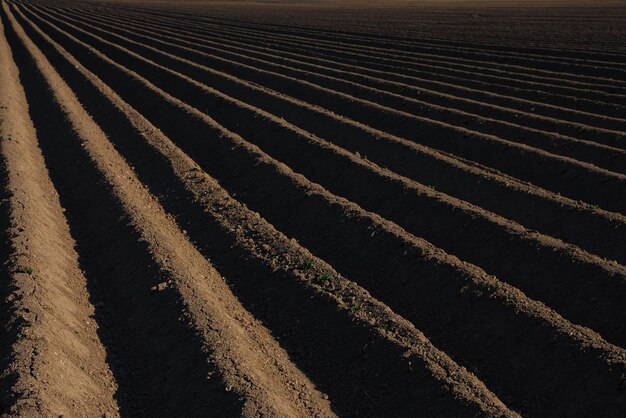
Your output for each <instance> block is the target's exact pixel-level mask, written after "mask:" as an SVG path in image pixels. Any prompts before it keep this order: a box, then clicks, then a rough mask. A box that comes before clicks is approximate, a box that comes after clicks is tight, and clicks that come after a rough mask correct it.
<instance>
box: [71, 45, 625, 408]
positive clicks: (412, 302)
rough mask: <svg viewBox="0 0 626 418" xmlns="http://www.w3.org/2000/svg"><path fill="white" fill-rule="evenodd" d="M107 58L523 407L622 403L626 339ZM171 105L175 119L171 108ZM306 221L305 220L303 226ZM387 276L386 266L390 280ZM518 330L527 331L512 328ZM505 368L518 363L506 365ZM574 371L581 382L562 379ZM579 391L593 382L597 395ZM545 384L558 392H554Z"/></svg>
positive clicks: (172, 122) (213, 153)
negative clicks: (223, 126) (375, 211)
mask: <svg viewBox="0 0 626 418" xmlns="http://www.w3.org/2000/svg"><path fill="white" fill-rule="evenodd" d="M67 40H68V39H64V41H63V44H64V47H65V48H69V50H71V52H72V53H73V54H74V55H75V56H77V58H78V59H79V60H80V61H81V62H83V64H86V63H88V62H92V61H93V60H94V59H96V58H97V59H100V58H102V57H101V56H100V55H99V54H97V53H95V51H94V50H91V52H90V53H87V54H85V52H82V53H81V48H77V47H76V45H72V43H71V42H67ZM98 57H100V58H98ZM106 62H107V64H106V65H105V66H103V65H102V64H99V65H92V64H91V63H90V64H89V65H87V66H88V67H91V68H90V69H91V70H92V71H95V72H96V73H98V75H99V76H100V77H102V78H103V80H104V81H105V82H107V83H108V84H109V85H111V86H112V87H113V88H114V90H116V92H117V93H118V94H121V95H122V97H123V98H124V99H125V100H128V101H129V104H131V105H132V106H134V107H136V108H137V110H138V111H140V112H141V113H142V114H144V116H146V117H147V118H148V119H149V120H150V121H151V122H152V123H154V124H155V126H156V127H158V128H160V129H161V130H162V131H163V132H164V133H165V134H166V135H167V136H168V137H170V138H171V139H172V140H173V141H175V142H176V143H177V144H178V145H179V146H181V147H182V148H183V150H184V151H185V152H186V153H187V154H189V155H190V156H191V157H192V158H194V160H196V161H198V162H199V164H200V165H201V167H202V168H203V169H204V170H206V171H207V172H209V174H211V173H212V175H214V176H215V177H216V179H217V180H218V181H219V182H220V184H223V185H224V186H225V187H226V188H227V189H228V190H229V191H230V192H231V194H232V193H236V196H237V198H238V200H240V201H245V202H246V203H247V204H248V205H249V206H250V207H251V208H253V209H254V210H258V211H259V212H260V213H261V214H262V216H264V217H265V218H266V219H268V220H269V221H270V222H272V223H273V224H274V225H277V226H279V229H281V230H284V231H287V232H288V233H289V234H290V235H296V236H298V237H299V238H300V239H299V241H301V242H303V243H304V244H305V245H306V246H307V247H309V248H311V249H312V250H313V252H314V253H315V254H317V255H320V256H321V257H322V258H324V259H325V260H327V261H329V262H330V263H331V264H332V265H333V266H334V267H335V268H336V269H337V270H338V271H339V272H343V273H344V274H346V275H347V276H348V277H351V278H353V279H354V280H357V278H358V280H357V282H359V283H361V284H362V285H364V286H365V287H366V288H367V289H368V290H369V291H371V292H372V293H373V294H374V296H377V297H379V298H381V300H383V301H385V302H387V303H388V304H389V305H390V306H391V307H392V308H393V309H394V310H396V311H397V312H398V313H400V314H402V315H403V316H405V317H407V318H410V319H411V320H412V321H413V322H415V323H417V324H418V325H419V326H423V327H424V331H425V333H426V335H427V336H428V337H429V338H430V339H431V340H432V341H433V342H435V344H436V345H437V346H439V347H441V348H443V349H444V350H445V351H446V352H447V353H449V354H451V355H452V357H453V358H456V359H457V360H458V361H460V362H461V363H462V364H465V365H469V366H471V367H472V369H476V373H477V374H478V375H479V377H481V379H482V380H483V381H484V382H485V383H486V384H487V385H488V386H489V387H490V388H497V390H496V389H494V392H496V393H497V394H499V396H500V397H501V398H507V400H510V402H511V403H510V405H511V406H512V407H513V408H515V409H520V410H522V412H524V411H527V412H530V411H538V410H541V411H560V412H563V411H564V409H563V408H573V403H576V404H577V405H576V409H575V410H576V411H578V412H579V411H580V410H581V409H585V408H594V407H595V405H597V404H595V402H603V405H605V406H606V405H609V408H620V403H621V402H623V395H622V394H620V393H617V392H615V390H616V389H614V388H616V387H618V386H619V384H620V377H619V376H621V371H622V368H623V367H624V365H623V364H622V362H623V361H624V359H623V357H624V353H623V352H622V351H621V350H619V349H617V348H616V347H613V346H610V345H606V343H604V342H602V340H600V339H598V337H597V335H595V334H593V333H590V332H589V331H588V330H585V329H584V328H579V327H572V325H571V324H569V323H568V322H567V321H564V320H563V319H562V318H560V317H559V316H558V315H556V314H555V313H554V312H552V311H549V310H546V309H545V307H543V305H541V304H538V303H537V302H533V301H531V300H530V299H527V298H526V297H525V296H524V295H523V294H521V293H520V292H518V291H516V290H515V289H513V288H511V287H508V286H506V285H503V284H502V283H500V282H498V281H496V280H494V279H493V278H491V277H489V276H486V275H485V274H484V273H482V272H481V271H480V270H478V269H475V268H474V267H471V266H469V265H466V264H462V263H459V262H458V261H457V260H456V259H455V258H454V257H450V256H448V255H445V254H444V253H442V252H440V251H439V250H437V249H435V248H434V247H432V246H430V245H429V244H427V243H426V242H424V241H421V240H419V239H416V238H414V237H410V236H409V235H408V234H406V233H405V232H403V231H402V230H399V229H397V228H396V227H394V226H393V225H391V224H388V223H387V222H385V221H383V220H381V219H379V218H377V217H376V216H372V215H367V214H365V213H364V212H363V211H362V210H361V209H359V208H358V207H356V206H355V205H350V204H348V203H347V202H344V201H342V200H338V199H336V198H333V197H332V196H330V195H329V194H328V193H327V192H325V191H324V190H323V189H320V188H319V187H318V186H315V185H312V184H310V183H308V182H306V181H305V179H304V178H302V177H300V176H297V175H295V174H294V173H293V172H291V171H290V170H288V169H287V168H286V167H285V166H281V165H277V164H276V163H275V162H273V161H272V160H270V159H268V158H267V156H264V155H263V154H262V153H260V152H259V151H258V149H256V148H255V147H250V146H249V145H247V144H246V143H245V142H240V140H237V137H234V136H230V135H222V136H221V137H220V138H218V139H220V140H216V141H209V142H207V141H205V140H203V139H202V138H205V136H204V134H203V132H206V130H207V129H208V126H209V125H210V122H209V121H210V120H207V117H206V116H204V115H202V114H201V113H199V112H198V111H197V110H194V109H193V108H190V107H188V106H186V105H184V104H182V103H180V102H178V101H176V100H175V99H173V98H172V97H171V96H168V95H166V94H164V93H163V92H160V91H159V90H158V89H155V88H154V86H151V85H150V84H149V83H147V82H146V81H145V80H142V79H141V78H138V77H137V76H136V75H135V76H132V75H131V73H126V74H128V75H124V73H125V72H123V71H122V72H120V70H121V68H120V67H119V66H118V65H115V63H114V62H112V61H106ZM129 75H130V78H129ZM128 83H130V84H128ZM131 91H141V92H142V97H141V100H138V98H137V97H133V96H134V95H133V94H129V92H131ZM164 112H165V113H167V114H168V115H170V116H171V119H169V118H168V119H167V120H166V119H164V118H161V117H160V115H162V114H163V113H164ZM181 121H184V122H183V123H181ZM198 144H202V146H201V147H199V146H198ZM264 184H268V185H270V187H271V189H268V188H267V186H265V185H264ZM294 186H296V187H295V188H294ZM278 197H280V198H278ZM296 202H297V203H296ZM338 211H339V212H338ZM274 213H275V214H280V216H276V215H273V214H274ZM307 213H309V215H306V214H307ZM342 213H343V215H342ZM310 214H313V215H315V217H316V220H317V221H316V223H314V224H311V223H308V222H304V219H306V218H307V217H310V216H311V215H310ZM299 229H300V230H305V231H306V232H305V233H297V231H298V230H299ZM294 232H296V233H294ZM352 248H360V252H359V253H357V254H353V251H352V250H351V249H352ZM424 250H426V251H424ZM348 254H349V255H348ZM420 254H421V256H420ZM380 277H385V280H384V282H383V281H381V280H379V278H380ZM412 277H419V278H420V279H419V281H418V280H415V279H412ZM392 283H393V284H394V285H393V286H390V284H392ZM401 283H402V284H403V285H402V289H401V290H402V291H401V295H400V294H399V293H398V292H397V291H396V290H394V289H399V288H398V287H397V286H396V285H400V284H401ZM414 286H416V287H414ZM460 318H463V320H462V321H461V319H460ZM486 324H489V326H485V325H486ZM444 330H445V331H444ZM505 330H506V331H505ZM511 330H516V331H517V332H519V333H520V334H518V335H519V336H521V335H524V337H523V338H518V337H512V336H511ZM530 330H533V332H529V331H530ZM509 344H510V345H509ZM496 347H498V348H496ZM514 347H515V348H514ZM521 347H525V348H521ZM487 352H489V354H487ZM502 353H507V356H502V355H501V354H502ZM512 353H514V354H512ZM566 353H567V354H566ZM509 356H511V357H513V358H514V359H512V358H511V357H509ZM528 356H530V358H529V357H528ZM524 357H525V358H524ZM566 359H567V360H566ZM620 359H621V360H620ZM505 364H506V366H504V365H505ZM522 364H524V365H530V364H532V365H533V367H532V371H531V370H528V369H527V368H526V367H520V365H522ZM609 364H611V366H609ZM581 369H582V370H587V371H589V374H588V375H586V376H585V381H586V382H590V380H589V379H591V381H593V382H595V383H594V384H590V385H589V386H585V384H582V382H581V381H580V379H581V378H582V376H581V374H580V373H579V370H581ZM497 370H507V373H506V375H502V374H499V373H498V372H497ZM568 370H569V371H568ZM529 373H530V374H529ZM557 375H558V376H559V378H558V379H557V380H555V379H554V376H557ZM524 376H525V377H524ZM531 376H532V378H531ZM548 376H552V378H549V377H548ZM522 382H524V383H522ZM563 382H567V383H566V384H567V385H571V386H568V389H567V390H563V386H562V385H563V384H564V383H563ZM555 385H558V390H557V389H556V386H555ZM607 385H608V387H611V388H612V389H608V387H607ZM580 391H584V392H587V391H593V395H592V396H591V397H590V396H589V395H590V394H581V393H580ZM574 392H576V393H574ZM546 393H550V394H551V395H554V396H553V397H552V396H551V397H550V400H549V401H547V400H546V399H545V394H546ZM570 396H572V398H571V399H570ZM581 399H585V401H584V402H581ZM590 402H591V403H590ZM589 410H592V409H589ZM572 411H573V409H572Z"/></svg>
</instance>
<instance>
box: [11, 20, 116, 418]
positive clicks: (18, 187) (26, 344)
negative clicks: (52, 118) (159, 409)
mask: <svg viewBox="0 0 626 418" xmlns="http://www.w3.org/2000/svg"><path fill="white" fill-rule="evenodd" d="M2 20H4V19H0V56H2V57H3V65H2V66H1V68H0V90H2V95H0V154H1V157H0V171H1V173H2V175H1V176H2V177H1V178H2V185H3V187H2V195H1V197H0V198H1V199H2V202H1V203H0V207H1V212H0V216H1V220H0V222H1V224H0V229H1V232H0V246H1V247H0V248H1V251H0V254H2V260H0V261H1V263H2V264H1V265H0V269H1V273H0V276H1V277H2V284H1V285H0V297H1V298H2V313H1V314H0V326H1V327H2V337H1V341H2V344H0V345H1V346H2V349H1V351H0V354H1V360H0V365H1V367H0V370H2V373H1V374H0V388H1V390H0V392H1V393H2V395H1V397H0V414H2V416H7V417H11V416H44V415H45V416H58V415H61V414H66V413H68V412H72V413H73V414H74V415H75V416H89V415H101V414H108V415H109V416H117V414H118V412H117V410H118V407H117V404H116V402H115V400H114V399H113V395H114V392H115V388H116V385H115V381H114V380H113V377H112V374H111V371H110V370H109V368H108V366H107V364H106V362H105V350H104V347H103V346H102V344H101V343H100V341H99V340H98V335H97V326H96V324H95V322H94V321H93V320H92V319H91V317H92V315H93V311H94V308H93V306H92V305H91V304H90V302H89V295H88V293H87V291H86V280H85V277H84V276H83V274H82V272H81V271H80V269H79V266H78V261H77V260H78V256H77V254H76V252H75V251H74V241H73V240H72V238H71V236H70V234H69V230H68V226H67V223H66V221H65V218H64V216H63V210H62V208H61V205H60V203H59V198H58V195H57V193H56V191H55V189H54V186H53V185H52V183H51V181H50V178H49V177H48V172H47V170H46V167H45V165H44V161H43V158H42V156H41V152H40V150H39V148H38V139H37V132H36V131H35V128H34V127H33V125H32V122H31V120H30V119H29V116H28V115H29V113H28V104H27V102H26V97H25V93H24V89H23V88H22V86H21V85H20V77H21V81H22V82H23V81H25V80H28V77H27V76H25V75H23V74H19V71H18V69H17V67H16V65H15V64H14V62H13V58H12V53H11V51H10V49H9V45H8V43H7V41H6V38H5V34H4V26H3V22H2ZM50 331H52V332H50Z"/></svg>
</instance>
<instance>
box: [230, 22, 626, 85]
mask: <svg viewBox="0 0 626 418" xmlns="http://www.w3.org/2000/svg"><path fill="white" fill-rule="evenodd" d="M222 25H224V26H230V27H234V28H236V29H244V30H245V29H246V25H245V24H244V25H241V24H237V25H232V24H226V25H225V24H224V23H223V22H222ZM257 30H258V29H257ZM260 32H261V36H263V37H265V36H272V35H279V36H281V37H286V38H288V39H296V40H300V41H305V42H306V41H309V42H310V41H313V42H315V43H317V44H326V43H329V44H335V43H337V38H336V37H335V36H336V34H333V35H331V36H315V37H314V38H311V37H303V36H302V34H301V33H300V29H298V33H295V34H292V33H290V31H289V30H284V29H279V30H275V29H264V30H261V31H260ZM340 42H341V44H342V46H343V47H346V48H355V49H358V50H361V51H363V50H367V51H374V52H377V53H381V54H385V55H388V56H391V57H393V56H401V57H403V58H407V57H411V58H414V59H419V58H435V59H446V60H449V61H451V62H455V63H467V64H470V65H472V64H473V65H476V64H478V65H480V66H482V67H485V68H493V69H497V70H503V69H505V70H508V71H515V72H518V73H520V74H527V75H530V76H539V77H545V78H550V77H553V78H555V79H558V80H569V81H573V82H583V83H584V82H587V83H592V84H597V85H604V86H607V87H608V86H614V87H617V88H621V89H624V88H625V87H626V86H625V83H626V82H625V81H623V79H624V71H620V70H616V71H615V70H613V71H612V70H611V69H605V70H603V71H601V72H600V73H596V74H595V75H594V74H584V70H583V69H582V68H577V70H578V72H577V73H573V72H569V71H571V69H572V68H576V66H575V65H569V66H567V67H566V68H563V69H561V70H558V69H551V70H546V69H544V68H543V67H546V65H545V64H547V63H543V65H542V68H537V67H531V66H528V61H527V60H524V62H523V63H520V64H517V65H516V64H507V63H503V62H502V61H498V62H497V63H494V62H493V61H490V60H485V59H476V57H474V58H471V57H470V58H462V57H459V55H462V54H459V53H457V54H454V55H452V54H447V55H440V54H436V53H428V52H415V51H410V50H398V49H396V48H394V47H393V46H390V45H385V46H384V47H375V46H371V45H368V43H367V42H358V41H357V42H354V43H351V42H345V41H340ZM548 67H549V66H548ZM607 74H608V75H607ZM611 77H613V78H611Z"/></svg>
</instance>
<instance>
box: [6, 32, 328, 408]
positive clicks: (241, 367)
mask: <svg viewBox="0 0 626 418" xmlns="http://www.w3.org/2000/svg"><path fill="white" fill-rule="evenodd" d="M15 30H16V31H17V36H18V37H19V38H20V40H21V41H22V42H24V43H25V44H26V47H28V49H29V51H30V53H31V54H32V60H33V61H34V63H33V64H35V65H36V67H37V68H38V70H39V71H41V73H40V74H39V75H38V76H37V75H33V79H32V80H31V82H32V84H31V85H32V88H33V89H34V91H38V92H39V95H40V96H41V98H42V99H44V100H42V102H41V103H38V105H37V107H36V108H35V109H32V108H31V112H32V113H33V114H34V115H36V116H35V117H34V119H35V120H36V124H39V123H45V118H55V119H57V120H64V121H65V123H58V124H56V125H55V126H58V128H56V129H58V131H56V132H52V133H51V134H50V136H49V135H47V134H46V136H45V138H42V149H43V151H44V156H45V158H46V161H47V164H48V165H49V166H50V167H51V176H52V177H53V179H54V180H56V181H55V183H56V184H57V185H58V186H59V190H60V195H61V199H62V201H64V203H65V204H66V207H67V215H68V219H69V220H70V222H71V225H72V229H73V230H75V231H76V235H77V236H78V238H77V241H78V247H79V249H80V250H81V258H83V262H82V263H81V264H82V265H83V266H84V268H85V270H86V274H87V276H88V279H90V280H92V281H95V280H98V283H92V286H93V294H95V295H98V296H100V297H102V302H100V303H99V304H98V305H99V306H100V309H101V311H103V312H101V313H100V315H98V313H96V315H97V316H99V320H100V321H102V322H104V323H105V326H107V327H108V328H111V331H112V332H111V335H110V338H111V340H113V341H112V342H111V344H112V350H111V351H112V352H113V353H114V354H121V355H122V358H121V359H120V360H119V361H120V365H119V366H118V367H114V373H115V374H116V377H117V378H118V380H119V381H120V393H118V398H119V399H120V407H121V409H122V412H123V413H124V414H138V413H139V414H141V413H143V414H146V413H147V414H150V415H151V416H171V415H172V414H180V413H183V414H185V415H187V416H202V415H204V414H205V413H206V411H207V410H209V409H210V410H212V411H213V412H216V413H219V414H220V416H240V415H243V416H258V414H269V415H275V416H305V415H306V416H331V415H333V414H332V413H331V412H330V409H329V405H328V402H327V401H325V400H324V399H322V395H321V394H320V393H318V392H317V391H316V390H315V389H314V388H313V385H312V384H311V383H310V382H309V381H308V379H307V378H306V377H305V376H304V375H303V374H302V373H301V372H300V371H298V370H297V369H296V368H295V367H294V366H293V365H292V364H291V363H290V362H289V360H288V359H287V354H286V353H284V352H282V351H281V349H280V348H278V345H277V344H276V342H275V341H274V340H273V339H272V338H271V336H270V335H269V333H268V332H267V330H264V329H263V328H262V327H261V326H260V325H259V324H258V322H256V321H255V320H254V318H253V317H252V316H251V315H250V314H248V313H247V312H246V311H245V310H244V309H243V308H242V307H241V305H240V304H239V302H238V301H237V300H236V299H235V297H234V296H233V295H232V293H230V291H229V290H228V288H227V286H226V284H225V283H224V282H223V279H222V278H221V277H220V276H219V274H218V273H217V271H215V270H214V269H213V268H212V267H211V266H210V265H209V264H208V263H207V262H206V260H205V259H204V257H202V256H201V255H200V254H199V253H198V252H197V250H195V248H194V247H193V246H192V245H191V244H190V243H189V242H188V241H187V239H186V238H185V236H184V235H183V233H181V232H180V231H179V230H178V227H177V226H176V225H175V224H174V222H173V220H172V219H171V218H168V217H167V216H166V215H165V213H164V212H163V211H162V209H160V207H159V206H158V204H157V203H156V202H155V201H154V198H152V197H151V196H150V195H149V194H148V193H147V192H146V191H145V189H143V186H141V184H140V183H139V181H138V180H137V179H136V177H135V176H134V174H133V171H132V169H131V168H130V167H129V166H127V165H126V163H125V162H124V161H123V160H122V159H121V157H119V155H118V154H117V153H116V151H115V150H114V149H113V147H112V146H111V145H110V144H109V143H108V141H107V139H106V136H105V135H104V134H103V133H102V131H100V130H99V128H98V126H97V125H96V124H95V123H94V122H93V121H92V120H91V119H90V118H89V116H88V115H87V114H86V113H85V111H84V110H83V109H82V108H81V107H80V105H79V103H78V101H77V100H76V99H75V97H74V96H73V93H72V92H71V90H69V88H68V87H67V86H66V85H65V84H64V83H63V82H62V80H61V79H60V78H59V76H58V75H57V74H56V73H55V72H54V70H52V69H51V68H50V67H49V64H48V63H47V62H46V61H45V58H44V57H43V55H41V52H39V51H38V50H37V49H36V47H35V46H34V45H32V44H30V41H29V40H28V39H27V38H26V37H25V36H24V35H20V32H21V28H20V27H19V26H15ZM15 36H16V35H13V36H12V37H15ZM12 43H13V47H14V49H19V46H18V45H17V40H15V41H13V42H12ZM24 54H25V51H24ZM22 59H24V60H26V57H23V58H22ZM23 65H24V66H28V63H26V62H24V64H23ZM31 65H32V64H31ZM46 83H49V85H50V91H49V93H48V94H43V92H46V91H48V86H46ZM37 87H39V88H37ZM28 93H29V92H28V91H27V94H28ZM59 141H63V146H62V147H61V146H60V144H61V142H59ZM44 143H45V144H44ZM66 158H70V161H74V164H68V162H67V160H66ZM76 173H79V179H76V178H75V174H76ZM72 177H74V178H73V179H72ZM69 179H72V180H71V181H68V180H69ZM89 240H95V241H96V242H95V243H94V242H89ZM121 260H124V261H121ZM131 278H132V279H131ZM161 281H163V282H161ZM104 282H106V285H105V283H104ZM160 282H161V283H160ZM151 286H154V287H155V288H156V291H154V290H151ZM182 359H184V361H181V360H182ZM268 359H271V360H270V361H268ZM126 368H128V369H129V370H126ZM147 382H159V385H158V386H157V387H154V386H152V385H148V386H146V383H147ZM182 382H184V384H183V383H182ZM142 383H143V384H142ZM126 385H128V387H126ZM229 392H231V393H230V394H229Z"/></svg>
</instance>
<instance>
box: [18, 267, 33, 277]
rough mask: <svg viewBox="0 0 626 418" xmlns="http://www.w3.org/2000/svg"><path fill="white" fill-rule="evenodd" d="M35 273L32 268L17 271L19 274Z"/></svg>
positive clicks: (22, 268) (21, 268)
mask: <svg viewBox="0 0 626 418" xmlns="http://www.w3.org/2000/svg"><path fill="white" fill-rule="evenodd" d="M33 271H34V270H33V268H32V267H20V268H18V269H17V272H18V273H26V274H28V275H30V274H33Z"/></svg>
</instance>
